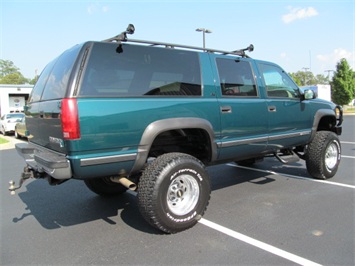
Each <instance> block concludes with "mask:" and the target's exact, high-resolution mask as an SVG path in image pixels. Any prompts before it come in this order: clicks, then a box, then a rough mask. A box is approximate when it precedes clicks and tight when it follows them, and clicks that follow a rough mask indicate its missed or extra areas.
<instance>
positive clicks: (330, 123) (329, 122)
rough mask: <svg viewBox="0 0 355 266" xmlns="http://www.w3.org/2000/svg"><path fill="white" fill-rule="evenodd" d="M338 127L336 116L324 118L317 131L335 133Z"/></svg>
mask: <svg viewBox="0 0 355 266" xmlns="http://www.w3.org/2000/svg"><path fill="white" fill-rule="evenodd" d="M335 125H336V119H335V117H334V116H323V117H322V118H321V120H320V121H319V124H318V128H317V131H321V130H326V131H333V132H334V128H335Z"/></svg>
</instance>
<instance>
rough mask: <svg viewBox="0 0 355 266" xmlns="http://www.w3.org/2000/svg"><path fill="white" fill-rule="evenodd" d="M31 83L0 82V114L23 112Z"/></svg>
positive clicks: (31, 86) (30, 89)
mask: <svg viewBox="0 0 355 266" xmlns="http://www.w3.org/2000/svg"><path fill="white" fill-rule="evenodd" d="M32 88H33V85H28V84H25V85H11V84H0V114H1V115H0V116H2V115H3V114H6V113H15V112H23V111H24V110H23V107H24V106H25V105H26V102H27V100H28V97H29V95H30V93H31V91H32Z"/></svg>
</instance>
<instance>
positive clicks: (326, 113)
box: [309, 109, 336, 142]
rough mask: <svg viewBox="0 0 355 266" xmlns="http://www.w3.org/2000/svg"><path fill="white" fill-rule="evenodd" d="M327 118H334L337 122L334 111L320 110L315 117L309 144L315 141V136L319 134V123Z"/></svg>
mask: <svg viewBox="0 0 355 266" xmlns="http://www.w3.org/2000/svg"><path fill="white" fill-rule="evenodd" d="M325 116H331V117H334V120H335V122H336V116H335V113H334V111H333V110H331V109H319V110H318V111H317V112H316V113H315V115H314V119H313V126H312V132H311V139H310V140H309V142H311V141H312V140H313V138H314V136H315V135H316V133H317V129H318V125H319V122H320V120H321V119H322V118H323V117H325Z"/></svg>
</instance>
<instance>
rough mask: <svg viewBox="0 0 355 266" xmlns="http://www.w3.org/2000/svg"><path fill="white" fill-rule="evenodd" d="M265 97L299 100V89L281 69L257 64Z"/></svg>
mask: <svg viewBox="0 0 355 266" xmlns="http://www.w3.org/2000/svg"><path fill="white" fill-rule="evenodd" d="M259 68H260V71H261V74H262V77H263V78H264V82H265V85H266V90H267V95H268V97H271V98H299V89H298V87H297V85H296V84H295V83H294V82H293V80H292V79H291V78H290V77H289V76H288V75H287V74H286V73H285V71H283V70H282V69H281V68H279V67H277V66H274V65H269V64H264V63H259Z"/></svg>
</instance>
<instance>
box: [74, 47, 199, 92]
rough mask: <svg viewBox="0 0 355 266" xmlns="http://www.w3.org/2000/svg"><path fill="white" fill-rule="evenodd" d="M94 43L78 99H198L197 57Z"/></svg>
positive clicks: (195, 54) (162, 49)
mask: <svg viewBox="0 0 355 266" xmlns="http://www.w3.org/2000/svg"><path fill="white" fill-rule="evenodd" d="M117 46H118V45H113V44H109V43H95V44H94V46H93V48H92V51H91V55H90V58H89V60H88V64H87V67H86V71H85V74H84V77H83V82H82V84H81V89H80V92H79V96H89V97H90V96H91V97H127V96H159V95H163V96H174V95H178V96H199V95H201V74H200V66H199V59H198V54H197V53H195V52H191V51H182V50H174V49H169V48H158V47H151V46H150V47H149V46H140V45H127V44H124V45H122V49H121V51H120V52H117V51H116V48H117Z"/></svg>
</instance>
